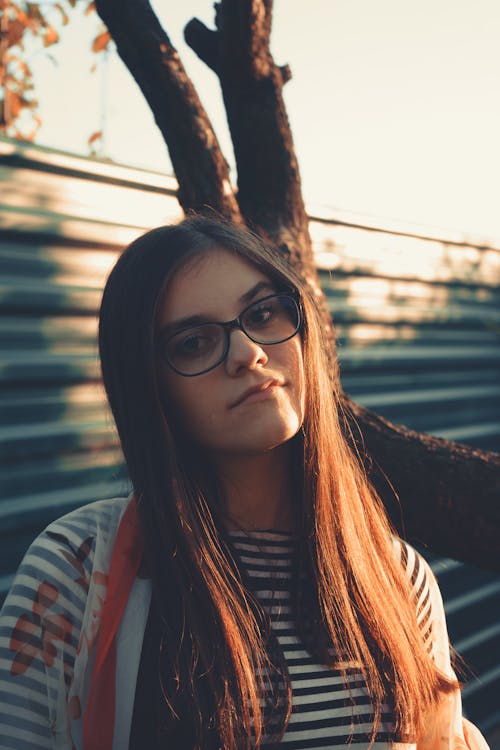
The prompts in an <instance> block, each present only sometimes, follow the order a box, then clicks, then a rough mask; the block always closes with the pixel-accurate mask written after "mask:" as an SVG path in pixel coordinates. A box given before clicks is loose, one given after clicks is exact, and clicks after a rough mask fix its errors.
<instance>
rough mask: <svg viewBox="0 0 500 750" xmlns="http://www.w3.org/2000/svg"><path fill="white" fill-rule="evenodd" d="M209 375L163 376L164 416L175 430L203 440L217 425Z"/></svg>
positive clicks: (197, 439)
mask: <svg viewBox="0 0 500 750" xmlns="http://www.w3.org/2000/svg"><path fill="white" fill-rule="evenodd" d="M206 380H209V378H203V376H199V378H196V379H195V378H182V377H181V376H176V375H174V376H167V377H166V378H163V382H164V393H165V404H166V409H167V417H168V420H169V422H172V423H173V424H174V426H175V429H176V430H179V431H180V432H183V433H184V434H185V435H187V436H188V437H190V438H192V439H194V440H196V441H200V442H203V440H204V437H205V436H206V434H207V433H209V432H210V431H211V429H214V428H215V427H216V422H217V409H216V404H215V398H214V390H213V388H211V387H210V383H207V382H205V381H206Z"/></svg>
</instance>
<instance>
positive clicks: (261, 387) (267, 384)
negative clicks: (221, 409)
mask: <svg viewBox="0 0 500 750" xmlns="http://www.w3.org/2000/svg"><path fill="white" fill-rule="evenodd" d="M281 385H283V383H280V382H279V381H278V380H274V379H273V380H265V381H264V382H263V383H258V384H257V385H254V386H251V387H250V388H247V390H246V391H244V392H243V393H242V394H241V396H239V397H238V398H237V400H236V401H234V402H233V403H232V404H231V405H230V407H229V408H230V409H234V407H235V406H239V405H240V404H242V403H243V401H245V400H246V399H247V398H248V397H249V396H252V395H253V394H254V393H263V392H264V391H267V390H268V389H269V388H272V387H273V386H281Z"/></svg>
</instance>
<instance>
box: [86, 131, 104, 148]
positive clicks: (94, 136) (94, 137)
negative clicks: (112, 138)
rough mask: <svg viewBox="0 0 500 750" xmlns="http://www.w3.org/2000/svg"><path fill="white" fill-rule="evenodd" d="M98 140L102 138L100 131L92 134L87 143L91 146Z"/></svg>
mask: <svg viewBox="0 0 500 750" xmlns="http://www.w3.org/2000/svg"><path fill="white" fill-rule="evenodd" d="M99 138H102V130H97V131H96V132H95V133H92V135H91V136H90V138H89V139H88V141H87V143H88V144H89V146H91V145H92V144H93V143H95V141H98V140H99Z"/></svg>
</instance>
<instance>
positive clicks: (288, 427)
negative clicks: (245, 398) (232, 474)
mask: <svg viewBox="0 0 500 750" xmlns="http://www.w3.org/2000/svg"><path fill="white" fill-rule="evenodd" d="M301 424H302V423H301V421H300V420H299V419H298V418H295V419H291V420H288V421H287V422H286V423H284V422H282V423H278V424H273V425H268V426H267V427H266V429H259V430H257V429H255V430H252V431H250V432H247V434H246V435H245V436H244V439H243V440H242V441H239V440H238V439H237V438H235V440H234V442H233V443H232V450H233V451H238V450H241V451H242V452H248V453H265V452H268V451H272V450H274V449H275V448H278V447H279V446H280V445H284V444H285V443H287V442H288V441H289V440H291V439H292V438H293V437H295V435H296V434H297V433H298V431H299V430H300V427H301Z"/></svg>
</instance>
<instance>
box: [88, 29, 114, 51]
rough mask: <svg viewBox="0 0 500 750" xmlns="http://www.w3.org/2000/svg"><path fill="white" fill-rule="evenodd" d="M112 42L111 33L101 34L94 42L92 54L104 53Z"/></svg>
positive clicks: (104, 32)
mask: <svg viewBox="0 0 500 750" xmlns="http://www.w3.org/2000/svg"><path fill="white" fill-rule="evenodd" d="M110 41H111V34H110V33H109V31H103V32H102V33H101V34H98V36H96V38H95V39H94V41H93V42H92V52H102V51H103V50H105V49H106V47H107V46H108V44H109V42H110Z"/></svg>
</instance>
